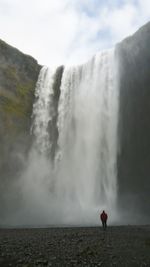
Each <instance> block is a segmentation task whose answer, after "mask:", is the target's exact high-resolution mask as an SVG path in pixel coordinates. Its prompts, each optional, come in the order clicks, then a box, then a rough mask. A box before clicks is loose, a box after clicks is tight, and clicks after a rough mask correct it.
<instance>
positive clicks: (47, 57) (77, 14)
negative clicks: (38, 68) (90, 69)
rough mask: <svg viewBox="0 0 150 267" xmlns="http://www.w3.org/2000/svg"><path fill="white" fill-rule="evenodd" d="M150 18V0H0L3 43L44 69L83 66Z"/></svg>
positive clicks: (0, 31) (0, 35)
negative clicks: (48, 67)
mask: <svg viewBox="0 0 150 267" xmlns="http://www.w3.org/2000/svg"><path fill="white" fill-rule="evenodd" d="M149 20H150V0H0V39H2V40H4V41H5V42H7V43H9V44H10V45H12V46H15V47H16V48H18V49H19V50H21V51H22V52H24V53H26V54H29V55H31V56H33V57H34V58H35V59H37V60H38V62H39V63H40V64H42V65H48V66H58V65H61V64H69V65H70V64H71V65H73V64H80V63H83V62H85V61H87V60H88V59H89V58H90V57H92V56H93V55H94V54H95V53H96V52H98V51H101V50H105V49H108V48H112V47H114V46H115V44H116V43H118V42H120V41H121V40H122V39H123V38H125V37H127V36H129V35H132V34H133V33H134V32H135V31H136V30H138V28H139V27H141V26H142V25H144V24H145V23H146V22H148V21H149Z"/></svg>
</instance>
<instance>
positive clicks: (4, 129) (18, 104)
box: [0, 40, 41, 204]
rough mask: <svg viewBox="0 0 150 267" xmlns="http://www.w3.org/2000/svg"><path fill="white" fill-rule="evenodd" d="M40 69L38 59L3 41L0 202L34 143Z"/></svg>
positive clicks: (0, 62)
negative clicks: (32, 131) (34, 109)
mask: <svg viewBox="0 0 150 267" xmlns="http://www.w3.org/2000/svg"><path fill="white" fill-rule="evenodd" d="M40 68H41V66H40V65H38V63H37V61H36V60H35V59H33V58H32V57H30V56H28V55H25V54H23V53H21V52H20V51H19V50H17V49H15V48H13V47H11V46H9V45H8V44H6V43H5V42H3V41H2V40H0V181H1V186H0V187H1V188H0V189H1V190H0V192H1V197H0V200H1V198H2V192H3V191H5V190H4V187H5V186H7V181H10V180H11V179H13V178H14V176H16V175H17V172H18V171H19V169H20V165H21V158H20V156H19V153H20V152H21V153H22V152H23V153H26V151H27V149H28V146H29V143H30V134H29V132H30V131H29V129H30V120H31V113H32V104H33V100H34V89H35V84H36V81H37V77H38V74H39V71H40ZM14 151H15V153H14ZM6 192H7V191H6ZM6 195H7V194H6ZM6 197H7V196H6ZM0 202H1V204H2V200H1V201H0Z"/></svg>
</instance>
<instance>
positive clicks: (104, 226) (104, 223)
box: [102, 220, 107, 230]
mask: <svg viewBox="0 0 150 267" xmlns="http://www.w3.org/2000/svg"><path fill="white" fill-rule="evenodd" d="M102 226H103V230H106V228H107V221H106V220H105V221H102Z"/></svg>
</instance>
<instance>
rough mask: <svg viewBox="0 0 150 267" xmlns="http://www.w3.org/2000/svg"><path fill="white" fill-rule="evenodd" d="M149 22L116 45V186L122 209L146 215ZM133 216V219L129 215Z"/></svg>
mask: <svg viewBox="0 0 150 267" xmlns="http://www.w3.org/2000/svg"><path fill="white" fill-rule="evenodd" d="M149 45H150V23H148V24H146V25H145V26H143V27H142V28H141V29H139V30H138V31H137V32H136V33H135V34H134V35H133V36H131V37H128V38H126V39H125V40H123V41H122V42H121V43H119V44H118V46H117V55H118V59H119V73H120V81H119V86H120V100H119V101H120V110H119V156H118V183H119V184H118V185H119V199H120V204H121V207H122V208H125V209H128V210H130V208H131V209H132V208H134V209H135V208H137V210H140V211H143V212H144V214H145V215H146V216H147V215H148V216H149V215H150V211H149V206H150V197H149V192H150V182H149V176H150V119H149V116H150V50H149ZM133 217H134V216H133Z"/></svg>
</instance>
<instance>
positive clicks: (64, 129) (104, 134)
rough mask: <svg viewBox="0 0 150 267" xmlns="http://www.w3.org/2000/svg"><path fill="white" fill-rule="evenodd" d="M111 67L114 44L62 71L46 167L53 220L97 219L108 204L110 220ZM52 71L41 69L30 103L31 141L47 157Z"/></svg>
mask: <svg viewBox="0 0 150 267" xmlns="http://www.w3.org/2000/svg"><path fill="white" fill-rule="evenodd" d="M115 70H116V67H115V62H114V50H108V51H104V52H101V53H98V54H97V55H96V56H95V57H94V58H92V60H91V61H89V62H88V63H86V64H84V65H81V66H75V67H69V68H65V70H64V72H63V76H62V80H61V87H60V97H59V102H58V111H57V112H58V114H57V121H56V123H55V124H56V125H55V127H57V129H58V138H57V151H56V153H55V166H54V163H53V164H50V165H49V174H48V172H47V176H48V187H49V190H47V191H46V194H48V199H49V202H50V204H49V208H48V210H47V213H48V214H50V215H51V210H53V213H52V214H53V219H52V222H53V223H55V222H57V223H73V224H80V223H81V224H83V223H87V224H91V223H98V212H99V211H101V209H106V210H107V211H110V210H111V220H112V221H113V220H114V218H113V215H114V216H115V211H116V197H117V181H116V160H117V122H118V86H117V82H116V73H115ZM55 75H56V70H55V71H53V72H51V71H50V70H49V69H47V68H45V67H44V68H43V69H42V70H41V73H40V75H39V79H38V83H37V87H36V93H35V94H36V99H37V100H36V102H35V104H34V106H33V125H32V132H33V134H34V135H35V143H34V146H35V147H36V148H37V149H38V151H41V152H42V155H43V158H45V159H46V160H47V159H48V151H49V150H50V148H51V143H50V141H49V140H51V138H50V136H51V131H50V130H49V127H48V124H49V121H51V119H52V117H53V114H54V112H53V106H54V103H53V101H54V98H53V94H54V88H53V85H54V82H55ZM49 161H50V158H49ZM41 179H43V177H41ZM43 186H44V183H43ZM46 186H47V185H46ZM54 203H55V204H54ZM112 211H113V212H112ZM50 217H51V216H50ZM55 218H56V220H55ZM50 222H51V219H50V220H49V223H50Z"/></svg>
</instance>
